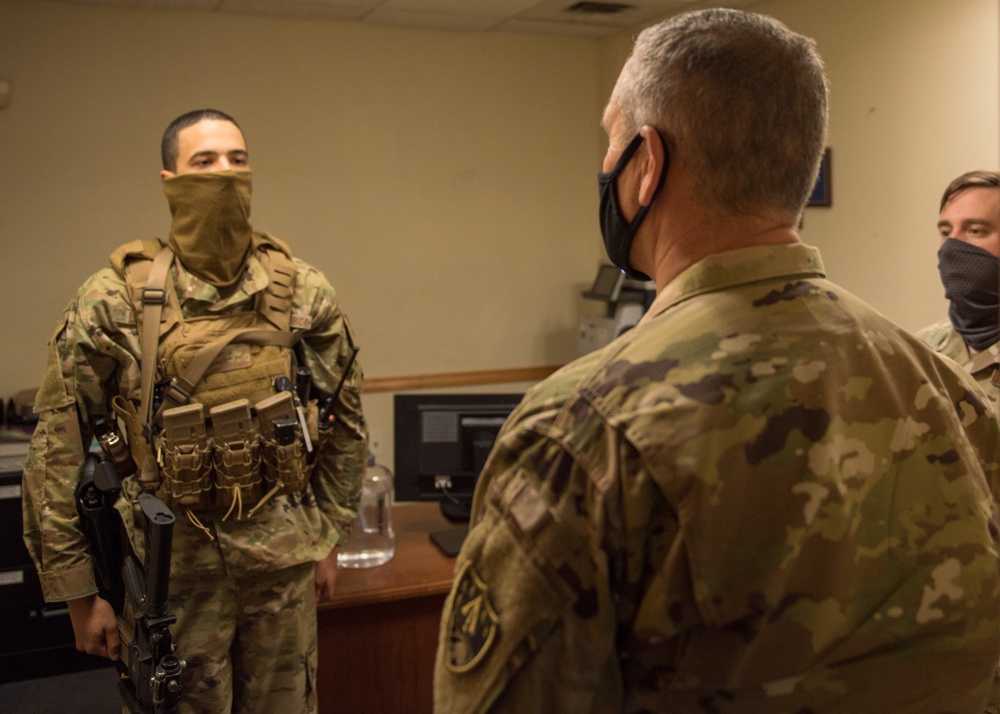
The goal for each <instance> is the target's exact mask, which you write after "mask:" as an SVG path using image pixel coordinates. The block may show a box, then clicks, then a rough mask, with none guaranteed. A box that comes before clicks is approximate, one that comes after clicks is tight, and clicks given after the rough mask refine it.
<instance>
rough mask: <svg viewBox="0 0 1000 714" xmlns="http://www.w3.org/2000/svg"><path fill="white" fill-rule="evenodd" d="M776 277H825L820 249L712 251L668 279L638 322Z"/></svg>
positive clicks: (783, 246)
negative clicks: (705, 296)
mask: <svg viewBox="0 0 1000 714" xmlns="http://www.w3.org/2000/svg"><path fill="white" fill-rule="evenodd" d="M776 277H787V278H825V277H826V270H825V269H824V267H823V260H822V259H821V258H820V256H819V250H818V249H817V248H815V247H813V246H810V245H805V244H804V243H783V244H780V245H760V246H754V247H752V248H740V249H738V250H728V251H726V252H724V253H714V254H712V255H710V256H708V257H706V258H702V259H701V260H699V261H698V262H697V263H695V264H694V265H692V266H691V267H690V268H688V269H687V270H685V271H683V272H682V273H681V274H680V275H678V276H677V277H676V278H674V279H673V280H671V281H670V282H669V283H668V284H667V286H666V287H665V288H663V290H661V291H660V293H659V294H658V295H657V296H656V299H655V300H653V304H652V305H650V307H649V310H647V311H646V314H645V315H644V316H643V318H642V320H641V321H640V322H645V321H646V320H651V319H652V318H653V317H655V316H656V315H659V314H660V313H661V312H663V311H664V310H666V309H668V308H670V307H673V306H674V305H677V304H678V303H681V302H683V301H685V300H688V299H690V298H693V297H695V296H696V295H701V294H704V293H709V292H715V291H717V290H725V289H727V288H732V287H736V286H737V285H746V284H747V283H753V282H757V281H758V280H768V279H771V278H776Z"/></svg>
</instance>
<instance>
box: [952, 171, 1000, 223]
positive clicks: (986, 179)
mask: <svg viewBox="0 0 1000 714" xmlns="http://www.w3.org/2000/svg"><path fill="white" fill-rule="evenodd" d="M967 188H1000V173H997V172H996V171H969V172H968V173H964V174H962V175H961V176H959V177H958V178H957V179H955V180H954V181H952V182H951V183H950V184H948V188H946V189H945V190H944V195H942V196H941V206H940V207H939V208H938V212H939V213H940V212H941V211H943V210H944V207H945V205H946V204H947V203H948V201H950V200H951V199H952V198H954V197H955V194H956V193H961V192H962V191H964V190H965V189H967Z"/></svg>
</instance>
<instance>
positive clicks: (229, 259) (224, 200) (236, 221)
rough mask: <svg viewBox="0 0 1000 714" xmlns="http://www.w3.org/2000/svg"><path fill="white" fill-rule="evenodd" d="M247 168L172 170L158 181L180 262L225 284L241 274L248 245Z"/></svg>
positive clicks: (249, 178)
mask: <svg viewBox="0 0 1000 714" xmlns="http://www.w3.org/2000/svg"><path fill="white" fill-rule="evenodd" d="M252 183H253V172H251V171H213V172H207V173H191V174H178V175H177V176H171V177H169V178H165V179H163V192H164V193H165V194H166V196H167V203H169V204H170V213H171V215H172V216H173V221H172V222H171V225H170V239H169V241H168V242H169V244H170V247H171V248H172V249H173V251H174V253H176V254H177V257H178V258H180V260H181V263H182V264H183V265H184V267H185V268H187V269H188V270H190V271H191V272H192V273H194V274H195V275H197V276H198V277H200V278H202V279H203V280H205V281H207V282H209V283H211V284H212V285H215V286H216V287H220V288H225V287H229V286H231V285H233V284H235V283H236V281H237V280H239V279H240V278H241V277H242V275H243V262H244V261H245V259H246V255H247V250H248V249H249V248H250V234H251V228H250V221H249V220H248V219H249V218H250V193H251V188H252Z"/></svg>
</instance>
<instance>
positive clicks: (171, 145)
mask: <svg viewBox="0 0 1000 714" xmlns="http://www.w3.org/2000/svg"><path fill="white" fill-rule="evenodd" d="M205 119H216V120H219V121H227V122H229V123H230V124H232V125H233V126H235V127H236V128H237V129H240V125H239V124H237V123H236V120H235V119H233V118H232V117H231V116H229V115H228V114H226V113H225V112H220V111H219V110H218V109H196V110H194V111H193V112H188V113H187V114H181V115H180V116H179V117H177V118H176V119H174V120H173V121H172V122H170V126H168V127H167V129H166V131H164V132H163V140H162V141H161V142H160V160H161V161H162V162H163V168H165V169H166V170H167V171H176V170H177V152H178V148H177V135H178V134H180V133H181V131H182V130H183V129H187V128H188V127H189V126H193V125H194V124H197V123H198V122H200V121H203V120H205ZM240 133H241V134H242V133H243V130H242V129H240Z"/></svg>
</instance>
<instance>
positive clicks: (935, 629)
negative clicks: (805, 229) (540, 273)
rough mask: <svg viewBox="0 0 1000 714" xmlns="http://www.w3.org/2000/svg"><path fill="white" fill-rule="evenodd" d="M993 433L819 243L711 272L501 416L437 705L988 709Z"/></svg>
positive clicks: (993, 592) (994, 654)
mask: <svg viewBox="0 0 1000 714" xmlns="http://www.w3.org/2000/svg"><path fill="white" fill-rule="evenodd" d="M998 437H1000V435H998V424H997V421H996V420H995V419H994V417H993V414H992V412H991V410H990V409H989V407H988V406H987V402H986V400H985V398H984V396H983V394H982V392H981V391H980V390H979V389H978V387H977V385H976V383H975V381H974V380H972V379H971V378H970V377H969V376H968V375H967V374H965V373H964V372H962V371H961V370H960V369H958V368H957V367H956V366H955V365H953V364H952V363H950V362H948V361H945V360H942V359H941V358H939V357H938V356H937V355H934V354H933V353H932V352H931V351H930V350H928V349H927V348H926V347H925V346H924V345H922V344H921V343H919V342H918V341H917V340H916V339H914V338H913V337H912V336H911V335H909V334H907V333H905V332H904V331H903V330H901V329H900V328H899V327H897V326H895V325H894V324H892V323H890V322H889V321H888V320H886V319H885V318H884V317H882V316H881V315H879V314H878V313H877V312H876V311H874V310H873V309H871V308H870V307H868V306H867V305H865V304H864V303H862V302H861V301H860V300H858V299H857V298H856V297H854V296H852V295H851V294H849V293H848V292H846V291H844V290H843V289H841V288H840V287H838V286H836V285H834V284H833V283H831V282H829V281H827V280H826V279H825V277H824V274H823V268H822V264H821V262H820V259H819V255H818V253H817V252H816V251H815V249H812V248H809V247H806V246H803V245H789V246H768V247H758V248H748V249H743V250H737V251H732V252H728V253H722V254H718V255H714V256H711V257H709V258H706V259H705V260H702V261H701V262H699V263H697V264H696V265H694V266H692V267H691V268H689V269H688V270H686V271H685V272H684V273H682V274H681V275H680V276H678V277H677V278H676V279H675V280H673V281H672V282H671V283H670V284H669V285H667V286H666V288H665V289H663V290H662V291H661V292H660V294H659V295H658V296H657V298H656V300H655V302H654V303H653V305H652V307H651V309H650V310H649V311H648V313H647V314H646V315H645V316H644V318H643V319H642V321H640V323H639V324H638V325H637V326H636V327H635V328H633V329H632V330H631V331H629V332H627V333H626V334H624V335H623V336H621V337H620V338H618V339H617V340H615V341H614V342H613V343H612V344H610V345H609V346H608V347H607V348H604V349H602V350H600V351H598V352H595V353H592V354H590V355H587V356H585V357H583V358H581V359H579V360H577V361H576V362H573V363H571V364H569V365H567V366H566V367H564V368H563V369H562V370H561V371H559V372H557V373H556V374H554V375H553V376H551V377H550V378H549V379H547V380H545V381H543V382H542V383H540V384H539V385H537V386H536V387H535V388H533V389H532V390H531V391H529V393H528V394H527V395H526V396H525V398H524V400H523V401H522V403H521V405H520V406H519V407H518V408H517V409H516V410H515V411H514V412H513V413H512V414H511V416H510V418H509V419H508V421H507V423H506V425H505V426H504V429H503V430H502V432H501V435H500V437H499V438H498V441H497V444H496V446H495V447H494V451H493V453H492V454H491V456H490V460H489V461H488V463H487V465H486V467H485V469H484V471H483V474H482V476H481V478H480V480H479V482H478V484H477V488H476V495H475V503H474V505H473V521H472V527H471V529H470V532H469V535H468V538H467V540H466V541H465V545H464V547H463V550H462V552H461V554H460V555H459V558H458V560H457V563H456V579H455V583H454V585H453V588H452V592H451V594H450V595H449V597H448V599H447V601H446V604H445V610H444V616H443V619H442V626H441V639H440V642H439V648H438V656H437V662H436V671H435V710H436V711H437V712H438V713H439V714H444V713H445V712H463V713H466V714H468V713H470V712H485V711H504V712H508V711H509V712H518V713H519V714H520V713H524V712H529V713H530V712H539V713H541V712H574V713H577V712H581V713H582V712H598V711H601V712H603V711H608V712H636V713H638V712H706V713H708V712H712V713H718V714H731V713H734V712H738V713H740V714H750V713H751V712H752V713H754V714H760V713H761V712H806V711H808V712H816V713H818V712H844V713H845V714H846V713H855V714H856V713H857V712H865V714H872V713H876V714H878V713H884V714H889V713H890V712H891V713H892V714H900V713H901V712H927V713H930V712H970V713H971V712H977V713H978V712H981V711H982V709H983V703H984V701H985V699H986V696H987V690H988V688H989V684H990V681H991V679H992V674H993V671H994V669H995V668H996V665H997V661H998V653H1000V592H998V550H997V545H998V544H997V536H998V528H997V512H996V506H995V505H994V499H993V498H992V497H991V490H993V491H995V487H996V484H997V478H998V458H1000V452H998V448H1000V442H998Z"/></svg>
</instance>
